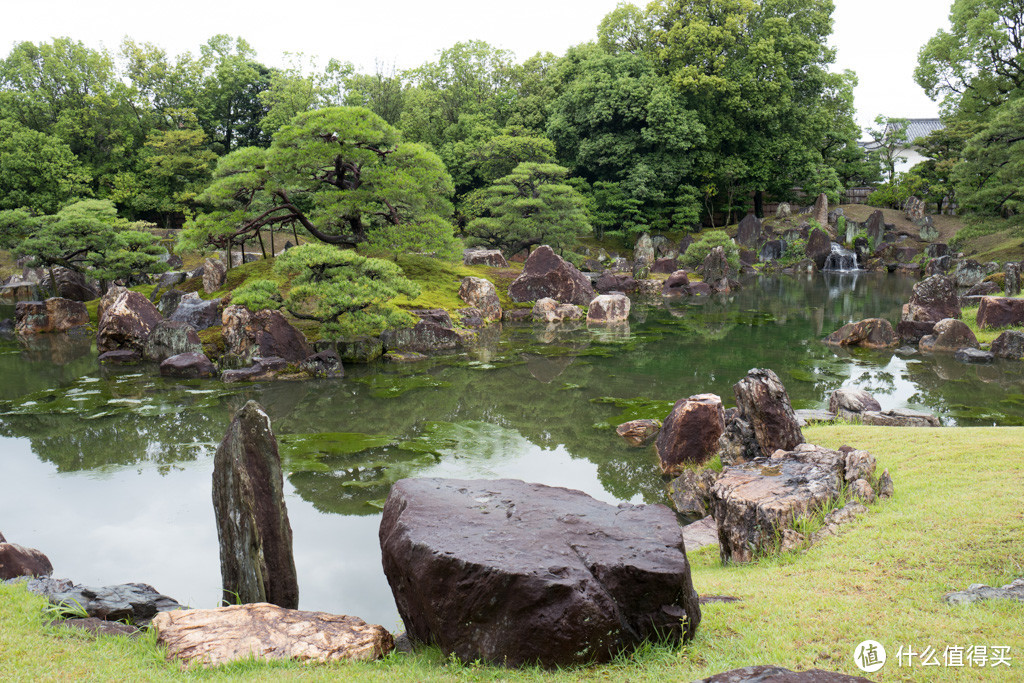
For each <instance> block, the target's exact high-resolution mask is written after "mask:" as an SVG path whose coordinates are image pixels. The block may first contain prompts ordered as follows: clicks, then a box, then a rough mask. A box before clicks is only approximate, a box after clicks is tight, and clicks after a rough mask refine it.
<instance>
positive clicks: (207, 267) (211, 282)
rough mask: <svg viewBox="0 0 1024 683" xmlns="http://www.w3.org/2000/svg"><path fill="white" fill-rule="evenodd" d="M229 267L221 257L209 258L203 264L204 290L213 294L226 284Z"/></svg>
mask: <svg viewBox="0 0 1024 683" xmlns="http://www.w3.org/2000/svg"><path fill="white" fill-rule="evenodd" d="M227 274H228V269H227V266H225V265H224V264H223V263H221V262H220V260H219V259H213V258H208V259H206V263H204V264H203V291H205V292H206V293H207V294H213V293H214V292H216V291H217V290H218V289H220V288H221V287H223V286H224V281H225V280H226V279H227Z"/></svg>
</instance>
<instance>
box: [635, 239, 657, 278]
mask: <svg viewBox="0 0 1024 683" xmlns="http://www.w3.org/2000/svg"><path fill="white" fill-rule="evenodd" d="M653 265H654V242H652V241H651V236H650V235H648V234H647V233H646V232H645V233H644V234H642V235H640V239H638V240H637V241H636V246H635V247H634V248H633V277H635V278H638V279H639V278H645V277H647V275H648V274H649V273H650V272H651V266H653Z"/></svg>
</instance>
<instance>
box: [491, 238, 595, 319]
mask: <svg viewBox="0 0 1024 683" xmlns="http://www.w3.org/2000/svg"><path fill="white" fill-rule="evenodd" d="M508 296H509V298H510V299H512V301H537V300H538V299H543V298H545V297H550V298H552V299H555V300H556V301H560V302H562V303H567V304H576V305H577V306H586V305H587V304H589V303H590V301H591V299H593V298H594V288H593V286H592V285H591V284H590V278H588V277H587V276H585V275H584V274H583V273H581V272H580V271H579V270H577V268H576V267H575V266H573V265H572V264H571V263H569V262H567V261H565V260H564V259H563V258H562V257H561V256H559V255H558V254H556V253H555V252H554V251H553V250H552V249H551V247H549V246H547V245H541V246H539V247H537V248H536V249H535V250H534V252H533V253H532V254H530V257H529V258H528V259H526V263H525V264H523V272H522V274H521V275H520V276H519V277H517V278H516V279H515V281H514V282H513V283H512V284H511V285H509V288H508Z"/></svg>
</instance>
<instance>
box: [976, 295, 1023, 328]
mask: <svg viewBox="0 0 1024 683" xmlns="http://www.w3.org/2000/svg"><path fill="white" fill-rule="evenodd" d="M976 320H977V323H978V327H980V328H986V327H995V328H998V327H1020V326H1021V325H1024V299H1014V298H1010V297H1005V296H984V297H982V298H981V305H979V306H978V317H977V318H976Z"/></svg>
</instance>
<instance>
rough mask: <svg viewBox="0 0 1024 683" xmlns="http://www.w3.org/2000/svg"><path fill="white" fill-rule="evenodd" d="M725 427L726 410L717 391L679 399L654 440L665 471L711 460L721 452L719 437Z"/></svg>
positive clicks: (676, 470) (663, 471) (671, 471)
mask: <svg viewBox="0 0 1024 683" xmlns="http://www.w3.org/2000/svg"><path fill="white" fill-rule="evenodd" d="M724 429H725V410H724V409H723V408H722V399H721V398H719V397H718V396H716V395H715V394H697V395H696V396H690V397H689V398H683V399H679V400H678V401H676V404H675V405H674V406H673V407H672V412H671V413H669V414H668V417H666V418H665V421H664V423H663V424H662V427H661V432H660V433H659V434H658V440H657V442H656V443H655V448H656V449H657V451H658V459H659V460H660V463H661V472H662V474H679V473H680V472H681V471H682V470H683V469H685V468H686V467H687V466H690V465H701V464H703V463H705V462H707V461H708V460H710V459H711V458H712V457H714V455H715V453H716V452H718V437H720V436H721V435H722V431H723V430H724Z"/></svg>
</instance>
